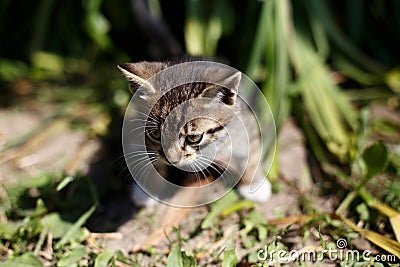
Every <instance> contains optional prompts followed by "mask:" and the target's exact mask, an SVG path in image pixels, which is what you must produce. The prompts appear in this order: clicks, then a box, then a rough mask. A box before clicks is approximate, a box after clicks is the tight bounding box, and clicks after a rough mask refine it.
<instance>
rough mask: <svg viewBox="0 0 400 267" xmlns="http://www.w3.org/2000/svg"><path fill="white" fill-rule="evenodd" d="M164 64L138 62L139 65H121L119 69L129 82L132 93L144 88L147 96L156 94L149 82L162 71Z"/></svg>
mask: <svg viewBox="0 0 400 267" xmlns="http://www.w3.org/2000/svg"><path fill="white" fill-rule="evenodd" d="M163 67H164V64H163V63H161V62H146V61H143V62H138V63H121V64H119V65H118V69H119V70H120V71H121V72H122V74H123V75H124V76H125V77H126V79H127V80H128V81H129V88H130V90H131V92H132V93H135V92H136V90H137V89H138V88H139V87H140V86H143V89H144V90H145V93H146V94H154V93H155V92H156V91H155V89H154V87H153V86H152V85H151V84H150V83H149V82H148V81H147V80H148V79H149V78H150V77H151V76H153V75H155V74H156V73H157V72H159V71H161V70H162V69H163Z"/></svg>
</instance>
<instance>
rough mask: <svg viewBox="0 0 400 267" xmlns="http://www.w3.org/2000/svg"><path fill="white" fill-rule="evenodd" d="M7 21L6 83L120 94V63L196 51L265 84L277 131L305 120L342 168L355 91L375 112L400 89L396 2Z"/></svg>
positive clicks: (44, 5) (183, 7)
mask: <svg viewBox="0 0 400 267" xmlns="http://www.w3.org/2000/svg"><path fill="white" fill-rule="evenodd" d="M21 6H24V8H23V9H21V8H20V7H21ZM0 22H1V23H0V28H1V32H2V40H3V41H2V46H1V48H0V78H1V80H3V81H7V82H12V81H16V80H18V79H23V78H28V79H33V80H46V79H47V80H48V79H52V80H63V81H69V82H72V81H77V80H78V81H82V79H83V81H86V82H92V84H93V86H94V87H96V86H101V87H102V88H103V95H104V94H106V95H107V96H109V94H110V93H104V89H106V92H111V94H114V93H115V92H119V89H118V88H115V84H116V83H115V82H113V81H114V80H115V79H116V77H118V76H117V72H116V70H115V69H114V68H113V67H114V66H115V65H116V64H117V62H120V61H139V60H144V59H146V60H158V59H162V58H169V57H172V56H179V55H181V54H184V53H186V54H191V55H203V56H207V57H210V58H215V59H217V60H222V61H223V62H227V63H229V64H230V65H232V66H235V67H237V68H238V69H240V70H242V71H244V72H245V73H246V74H248V75H249V76H250V77H251V78H253V79H254V80H255V81H256V82H257V83H259V84H260V86H261V88H262V90H263V91H264V93H265V95H266V96H267V98H268V100H269V102H270V106H271V108H272V112H273V113H274V115H275V119H276V123H277V125H278V128H279V126H280V125H281V123H282V122H283V121H284V120H285V118H286V117H287V116H288V115H289V114H292V115H294V116H295V117H296V118H297V120H298V121H299V123H300V124H301V125H302V127H304V128H305V132H306V135H307V137H308V140H309V141H310V144H311V148H312V149H313V151H314V154H315V155H316V156H317V158H318V159H319V160H320V161H326V155H325V152H324V150H325V148H327V150H328V151H329V152H330V153H332V154H333V155H336V157H337V158H338V159H340V160H341V161H342V162H345V161H346V159H347V158H348V154H349V152H351V151H350V150H351V142H350V139H351V137H352V133H353V132H354V131H355V130H356V129H357V127H358V122H357V112H356V110H355V109H354V106H352V105H351V103H350V98H349V96H348V95H347V94H346V92H347V90H348V89H357V90H355V91H354V90H353V91H352V95H351V100H352V101H353V102H354V101H360V102H361V103H362V104H364V103H367V101H369V100H371V99H374V98H381V99H382V98H384V99H388V98H390V97H393V96H396V94H398V92H399V88H400V78H399V77H400V71H399V60H400V50H399V49H398V47H399V45H400V34H398V33H400V4H399V2H398V1H396V0H391V1H390V0H387V1H360V0H351V1H344V0H342V1H317V0H311V1H294V0H293V1H290V0H282V1H277V0H265V1H247V2H239V1H228V0H217V1H210V0H205V1H199V0H188V1H174V2H170V1H156V0H151V1H150V0H147V1H146V0H132V1H122V0H116V1H102V0H81V1H77V0H75V1H67V2H65V1H64V2H63V1H55V0H40V1H34V2H32V1H24V0H23V1H22V3H21V2H18V3H17V2H15V1H2V3H1V5H0ZM170 43H171V44H172V46H173V48H168V46H169V44H170ZM182 48H183V49H182ZM179 51H182V52H179ZM183 51H185V52H183ZM71 77H72V78H71ZM88 77H89V78H88ZM68 78H69V79H68ZM93 80H95V82H93ZM367 88H368V89H371V88H372V90H369V91H368V94H367V95H366V94H364V93H363V89H367ZM342 89H346V90H345V91H344V90H342ZM382 92H384V93H382ZM118 94H119V95H121V93H118ZM397 97H398V95H397ZM114 98H115V97H114ZM116 98H118V97H116ZM123 98H124V99H125V98H126V97H123ZM119 104H120V105H124V104H125V103H123V101H119ZM309 123H311V125H308V124H309Z"/></svg>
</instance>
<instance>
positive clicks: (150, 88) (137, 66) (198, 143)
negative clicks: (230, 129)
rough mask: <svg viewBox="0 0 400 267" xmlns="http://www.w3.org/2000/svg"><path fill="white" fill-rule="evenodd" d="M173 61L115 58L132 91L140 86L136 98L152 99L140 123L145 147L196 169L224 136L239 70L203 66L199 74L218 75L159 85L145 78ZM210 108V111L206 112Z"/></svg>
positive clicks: (207, 160)
mask: <svg viewBox="0 0 400 267" xmlns="http://www.w3.org/2000/svg"><path fill="white" fill-rule="evenodd" d="M172 65H174V63H161V62H139V63H126V64H120V65H118V68H119V69H120V70H121V72H122V73H123V74H124V76H125V77H126V78H127V79H128V81H129V85H130V90H131V91H132V93H136V92H137V90H138V88H139V87H140V98H141V100H142V101H144V102H146V101H147V102H151V103H152V107H151V111H150V113H149V115H148V117H147V123H146V127H145V134H146V138H145V142H146V149H147V150H148V151H150V152H155V153H156V155H157V157H156V158H157V160H159V161H161V162H163V163H165V164H168V165H174V166H176V167H179V168H182V169H185V170H187V171H196V170H201V169H202V166H203V165H209V164H210V163H211V162H212V161H214V159H213V158H212V155H211V154H213V153H214V154H215V153H216V152H215V151H217V150H218V149H219V148H218V146H222V145H223V144H224V143H226V142H225V141H226V139H227V138H229V136H228V134H227V131H226V128H225V127H226V125H227V124H228V123H230V122H231V121H232V120H233V119H234V118H235V114H234V113H235V112H234V110H235V106H236V103H237V91H238V87H239V83H240V79H241V73H240V72H238V71H236V72H233V71H232V70H226V69H221V70H218V71H215V70H214V71H213V72H211V71H207V70H205V71H204V73H203V74H202V75H204V76H209V75H214V76H215V75H216V76H218V77H217V78H216V79H214V80H216V81H217V82H216V83H215V84H214V83H206V82H193V83H186V84H183V85H180V86H177V87H174V88H159V87H158V86H157V82H152V79H150V78H151V77H152V76H153V75H155V74H156V73H158V72H160V71H163V70H164V69H166V68H168V67H170V66H172ZM175 78H177V77H175ZM170 79H174V77H170ZM164 84H169V83H164ZM221 84H222V85H224V86H221ZM199 111H200V112H199ZM204 111H206V112H204ZM202 112H204V113H202ZM210 113H212V116H208V115H207V114H210ZM207 151H208V152H207ZM204 152H205V153H204Z"/></svg>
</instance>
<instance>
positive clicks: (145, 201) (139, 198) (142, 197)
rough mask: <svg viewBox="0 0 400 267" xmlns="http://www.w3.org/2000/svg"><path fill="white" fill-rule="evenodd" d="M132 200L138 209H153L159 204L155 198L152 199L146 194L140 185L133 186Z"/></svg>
mask: <svg viewBox="0 0 400 267" xmlns="http://www.w3.org/2000/svg"><path fill="white" fill-rule="evenodd" d="M131 191H132V192H131V200H132V201H133V203H135V205H136V206H138V207H153V206H155V205H156V204H157V203H158V202H157V200H155V199H154V198H152V197H150V196H149V195H148V194H147V193H146V192H144V191H143V190H142V188H140V186H138V185H136V184H135V185H133V187H132V190H131Z"/></svg>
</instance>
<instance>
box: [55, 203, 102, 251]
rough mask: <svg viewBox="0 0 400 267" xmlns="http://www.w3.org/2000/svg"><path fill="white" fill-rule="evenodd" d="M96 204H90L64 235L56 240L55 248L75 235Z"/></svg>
mask: <svg viewBox="0 0 400 267" xmlns="http://www.w3.org/2000/svg"><path fill="white" fill-rule="evenodd" d="M95 209H96V206H92V207H91V208H90V209H89V210H88V211H86V212H85V213H84V214H82V216H81V217H80V218H79V219H78V220H77V221H76V222H75V223H74V224H73V225H72V226H71V228H69V229H68V231H67V232H66V233H65V235H64V236H63V237H62V238H61V239H60V241H58V243H57V244H56V248H57V249H59V248H61V247H62V246H63V245H64V244H66V243H68V242H69V241H71V240H72V239H73V237H74V236H75V233H76V231H79V229H80V228H81V227H82V225H83V224H84V223H85V222H86V221H87V220H88V219H89V217H90V216H91V215H92V213H93V212H94V211H95Z"/></svg>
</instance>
